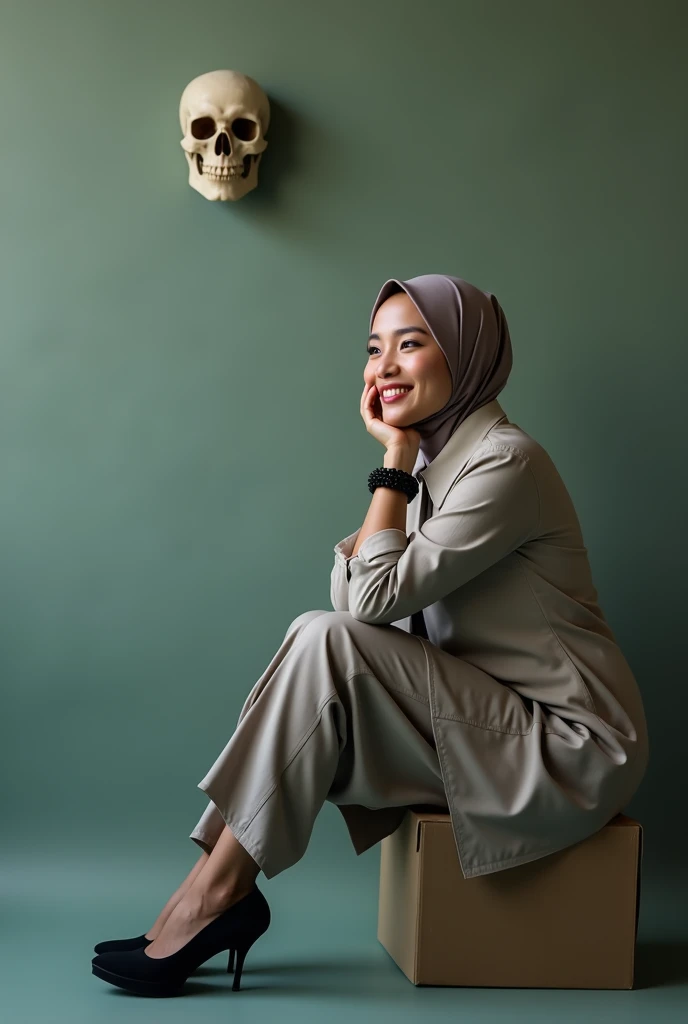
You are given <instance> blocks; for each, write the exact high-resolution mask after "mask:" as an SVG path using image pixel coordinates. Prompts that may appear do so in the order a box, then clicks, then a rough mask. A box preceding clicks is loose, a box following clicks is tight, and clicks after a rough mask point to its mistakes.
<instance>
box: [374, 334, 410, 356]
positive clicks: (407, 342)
mask: <svg viewBox="0 0 688 1024" xmlns="http://www.w3.org/2000/svg"><path fill="white" fill-rule="evenodd" d="M404 345H420V342H419V341H413V339H412V338H407V339H406V341H402V343H401V347H402V348H403V347H404ZM374 350H377V351H378V352H379V351H380V350H379V348H378V347H377V345H369V346H368V355H369V356H372V354H373V351H374Z"/></svg>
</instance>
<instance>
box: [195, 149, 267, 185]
mask: <svg viewBox="0 0 688 1024" xmlns="http://www.w3.org/2000/svg"><path fill="white" fill-rule="evenodd" d="M258 156H259V154H251V153H249V154H248V155H247V156H245V157H244V159H243V161H242V162H241V163H240V164H234V165H233V166H231V167H226V166H223V167H218V166H217V165H215V164H206V163H205V161H204V160H203V157H202V156H201V154H200V153H197V154H196V170H197V171H198V173H199V174H202V175H203V177H205V178H208V179H209V180H210V181H227V180H228V179H229V178H245V177H247V175H248V172H249V171H250V169H251V161H252V160H256V161H257V160H258Z"/></svg>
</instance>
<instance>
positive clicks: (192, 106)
mask: <svg viewBox="0 0 688 1024" xmlns="http://www.w3.org/2000/svg"><path fill="white" fill-rule="evenodd" d="M179 121H180V124H181V128H182V131H183V132H184V138H183V139H182V142H181V145H182V149H183V150H184V152H185V153H186V159H187V160H188V163H189V185H191V187H192V188H195V189H196V191H197V192H200V193H201V195H202V196H205V198H206V199H241V197H242V196H245V195H246V193H247V192H250V191H251V189H254V188H255V187H256V185H257V184H258V164H259V162H260V158H261V154H262V153H263V151H264V150H265V148H266V146H267V142H266V140H265V133H266V131H267V129H268V124H269V123H270V104H269V102H268V98H267V96H266V95H265V93H264V92H263V90H262V89H261V87H260V86H259V85H258V83H257V82H255V81H254V80H253V79H252V78H249V77H248V75H242V74H240V73H239V72H238V71H209V72H208V73H207V74H205V75H199V76H198V78H194V79H193V81H192V82H189V84H188V85H187V87H186V89H185V90H184V92H183V93H182V98H181V102H180V104H179Z"/></svg>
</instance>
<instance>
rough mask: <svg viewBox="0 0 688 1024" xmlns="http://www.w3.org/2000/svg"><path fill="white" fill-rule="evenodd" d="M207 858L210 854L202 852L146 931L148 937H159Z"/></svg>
mask: <svg viewBox="0 0 688 1024" xmlns="http://www.w3.org/2000/svg"><path fill="white" fill-rule="evenodd" d="M207 860H208V854H207V853H205V852H204V853H202V854H201V856H200V857H199V858H198V860H197V861H196V863H195V864H194V866H193V867H192V868H191V871H190V872H189V873H188V875H187V876H186V878H185V879H184V881H183V882H182V884H181V885H180V886H179V888H178V889H176V890H175V892H173V893H172V895H171V896H170V898H169V899H168V901H167V903H166V904H165V906H164V907H163V908H162V910H161V911H160V913H159V914H158V916H157V918H156V919H155V923H154V924H153V926H152V927H151V928H149V929H148V931H147V932H146V938H148V939H155V938H157V936H158V935H159V934H160V931H161V929H162V926H163V925H164V923H165V921H166V920H167V918H168V917H169V916H170V914H171V913H172V911H173V910H174V908H175V907H176V906H177V904H178V903H179V901H180V899H181V898H182V896H183V895H184V893H185V892H186V891H187V889H188V888H189V886H190V885H191V883H192V882H193V880H194V878H195V877H196V875H197V874H198V873H199V871H200V870H201V868H202V867H203V865H204V864H205V862H206V861H207Z"/></svg>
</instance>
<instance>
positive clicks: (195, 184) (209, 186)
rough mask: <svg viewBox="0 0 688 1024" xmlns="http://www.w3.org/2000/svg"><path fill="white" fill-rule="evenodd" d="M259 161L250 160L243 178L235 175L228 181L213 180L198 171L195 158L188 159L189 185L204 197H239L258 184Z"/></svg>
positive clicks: (221, 198)
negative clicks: (248, 168)
mask: <svg viewBox="0 0 688 1024" xmlns="http://www.w3.org/2000/svg"><path fill="white" fill-rule="evenodd" d="M259 162H260V161H259V160H256V159H252V160H251V167H250V170H249V172H248V174H247V175H246V177H245V178H242V177H241V176H240V175H237V176H236V177H232V178H230V179H229V180H228V181H213V180H212V179H210V178H207V177H206V176H205V175H204V174H203V173H202V172H199V171H198V168H197V166H196V161H195V160H190V161H189V185H191V188H194V189H195V190H196V191H197V192H200V194H201V195H202V196H204V197H205V198H206V199H210V200H220V201H225V200H236V199H241V198H242V197H243V196H245V195H246V194H247V193H248V192H251V191H252V190H253V189H254V188H255V187H256V185H257V184H258V164H259Z"/></svg>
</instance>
